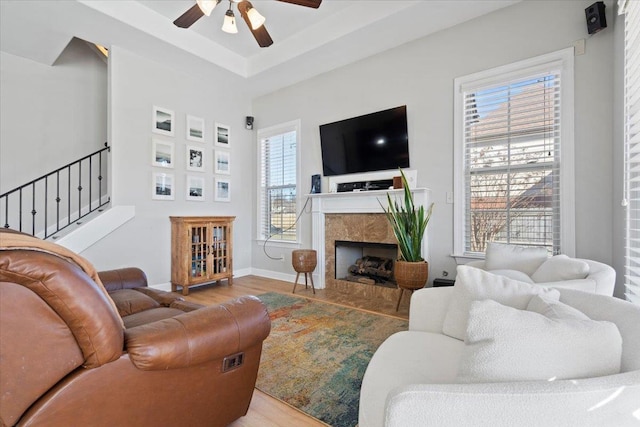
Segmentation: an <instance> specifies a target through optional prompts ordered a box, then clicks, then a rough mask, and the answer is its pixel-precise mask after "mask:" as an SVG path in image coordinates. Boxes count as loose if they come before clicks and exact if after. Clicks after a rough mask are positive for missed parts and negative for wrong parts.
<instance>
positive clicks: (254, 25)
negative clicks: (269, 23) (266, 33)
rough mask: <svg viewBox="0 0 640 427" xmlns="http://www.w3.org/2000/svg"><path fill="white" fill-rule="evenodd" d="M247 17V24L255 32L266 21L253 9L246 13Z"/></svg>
mask: <svg viewBox="0 0 640 427" xmlns="http://www.w3.org/2000/svg"><path fill="white" fill-rule="evenodd" d="M247 17H248V18H249V22H251V29H252V30H257V29H258V28H260V27H261V26H262V25H263V24H264V21H266V19H265V17H264V16H262V15H260V13H259V12H258V11H257V10H256V8H255V7H252V8H250V9H249V10H248V11H247Z"/></svg>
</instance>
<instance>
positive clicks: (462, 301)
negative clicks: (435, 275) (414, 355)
mask: <svg viewBox="0 0 640 427" xmlns="http://www.w3.org/2000/svg"><path fill="white" fill-rule="evenodd" d="M457 272H458V273H457V276H456V284H455V285H454V286H453V290H452V291H451V292H452V294H453V295H452V296H451V302H450V303H449V307H448V308H447V313H446V315H445V317H444V323H443V325H442V333H444V334H445V335H448V336H450V337H453V338H457V339H459V340H464V339H465V337H466V329H467V323H468V320H469V309H470V308H471V303H472V302H473V301H476V300H485V299H492V300H495V301H498V302H499V303H501V304H505V305H508V306H510V307H513V308H518V309H525V308H526V307H527V305H528V304H529V301H530V300H531V297H533V296H534V295H538V294H544V295H547V298H549V299H554V300H558V299H559V298H560V293H559V292H558V291H557V290H555V289H548V288H544V287H542V286H537V285H530V284H528V283H524V282H519V281H517V280H513V279H509V278H508V277H505V276H498V275H495V274H492V273H489V272H488V271H484V270H482V269H479V268H475V267H469V266H466V265H460V266H458V269H457Z"/></svg>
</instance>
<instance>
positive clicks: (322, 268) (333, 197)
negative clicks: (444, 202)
mask: <svg viewBox="0 0 640 427" xmlns="http://www.w3.org/2000/svg"><path fill="white" fill-rule="evenodd" d="M411 192H412V193H413V200H414V203H415V204H416V206H419V205H423V206H425V208H426V207H427V206H429V204H430V203H431V190H429V189H428V188H415V189H413V190H411ZM387 193H389V194H391V198H392V200H393V199H398V201H399V203H403V200H402V197H403V194H404V190H402V189H399V190H378V191H355V192H345V193H321V194H311V195H310V197H311V200H312V208H311V218H312V225H313V231H312V232H313V235H312V246H313V249H315V250H316V252H317V255H318V265H317V267H316V271H315V272H314V281H315V284H316V287H317V288H320V289H322V288H324V287H325V273H326V261H325V260H326V257H325V217H324V216H325V215H326V214H341V213H344V214H354V213H379V214H384V210H383V207H384V208H386V207H387V206H388V203H387ZM427 230H428V228H427ZM422 254H423V256H424V257H425V259H429V246H428V238H427V236H426V235H425V238H424V239H423V241H422Z"/></svg>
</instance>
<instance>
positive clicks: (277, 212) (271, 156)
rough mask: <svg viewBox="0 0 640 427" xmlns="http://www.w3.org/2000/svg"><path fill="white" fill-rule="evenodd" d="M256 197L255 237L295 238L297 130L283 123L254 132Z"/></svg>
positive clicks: (292, 240)
mask: <svg viewBox="0 0 640 427" xmlns="http://www.w3.org/2000/svg"><path fill="white" fill-rule="evenodd" d="M258 138H259V141H260V195H259V197H260V200H259V208H260V214H259V224H258V239H259V240H265V239H267V238H270V239H272V240H280V241H290V242H295V241H297V232H296V226H295V221H296V213H297V203H296V200H297V175H298V174H297V169H298V166H297V163H298V161H297V147H298V129H297V126H295V125H283V126H280V127H277V128H272V129H270V130H261V131H258Z"/></svg>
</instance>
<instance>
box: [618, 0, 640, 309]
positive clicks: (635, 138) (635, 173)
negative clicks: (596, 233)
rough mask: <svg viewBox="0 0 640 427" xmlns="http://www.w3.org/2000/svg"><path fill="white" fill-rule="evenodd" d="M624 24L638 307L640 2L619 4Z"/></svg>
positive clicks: (629, 231) (631, 287) (630, 287)
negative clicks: (623, 15) (623, 16)
mask: <svg viewBox="0 0 640 427" xmlns="http://www.w3.org/2000/svg"><path fill="white" fill-rule="evenodd" d="M618 6H619V11H620V13H623V14H625V22H624V28H625V30H624V39H625V43H624V44H625V47H624V141H625V143H624V153H625V154H624V158H625V165H624V166H625V168H624V172H625V174H624V186H625V196H624V197H625V200H624V202H623V204H624V205H625V206H626V221H625V222H626V230H625V236H626V244H625V248H626V256H625V287H626V289H627V290H626V298H627V299H628V300H629V301H631V302H633V303H636V304H640V182H639V181H640V157H639V155H638V153H639V152H640V3H639V2H637V1H629V0H626V1H625V0H622V1H619V5H618Z"/></svg>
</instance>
